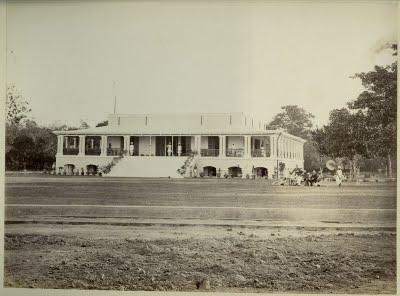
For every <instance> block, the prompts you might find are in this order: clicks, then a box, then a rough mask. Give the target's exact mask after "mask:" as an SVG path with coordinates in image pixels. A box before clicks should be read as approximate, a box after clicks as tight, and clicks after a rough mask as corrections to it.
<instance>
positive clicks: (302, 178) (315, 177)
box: [280, 166, 346, 187]
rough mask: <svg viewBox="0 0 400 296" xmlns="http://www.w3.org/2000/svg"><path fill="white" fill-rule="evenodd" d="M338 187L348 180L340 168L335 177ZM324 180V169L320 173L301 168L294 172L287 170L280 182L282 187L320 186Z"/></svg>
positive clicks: (295, 169)
mask: <svg viewBox="0 0 400 296" xmlns="http://www.w3.org/2000/svg"><path fill="white" fill-rule="evenodd" d="M334 178H335V181H336V185H338V186H339V187H340V186H342V182H343V181H344V180H345V179H346V176H345V175H344V174H343V171H342V167H341V166H338V168H337V169H336V172H335V175H334ZM323 179H324V176H323V174H322V169H320V171H319V173H317V171H316V170H312V171H308V172H307V171H306V170H304V169H301V168H294V169H293V170H292V171H290V170H288V169H287V170H285V171H284V174H283V177H282V178H281V180H280V185H285V184H288V185H292V186H301V185H303V184H304V186H314V185H315V186H320V182H321V181H322V180H323Z"/></svg>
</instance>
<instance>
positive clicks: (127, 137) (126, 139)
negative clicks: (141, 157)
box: [124, 136, 130, 155]
mask: <svg viewBox="0 0 400 296" xmlns="http://www.w3.org/2000/svg"><path fill="white" fill-rule="evenodd" d="M129 144H130V143H129V136H124V151H126V154H127V155H128V154H129V152H128V150H129Z"/></svg>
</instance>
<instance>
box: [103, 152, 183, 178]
mask: <svg viewBox="0 0 400 296" xmlns="http://www.w3.org/2000/svg"><path fill="white" fill-rule="evenodd" d="M186 159H187V157H174V156H172V157H166V156H125V157H124V158H123V159H121V160H120V161H119V162H118V163H117V164H116V165H115V166H114V167H113V168H112V169H111V171H110V172H109V173H108V174H107V175H105V176H106V177H171V178H182V176H181V175H180V174H179V173H178V172H177V170H178V169H179V168H180V167H181V166H182V165H183V164H184V163H185V160H186Z"/></svg>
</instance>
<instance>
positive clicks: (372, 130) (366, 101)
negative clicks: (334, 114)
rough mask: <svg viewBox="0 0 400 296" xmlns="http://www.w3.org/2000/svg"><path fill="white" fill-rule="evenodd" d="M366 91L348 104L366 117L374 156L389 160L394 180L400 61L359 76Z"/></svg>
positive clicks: (369, 141) (368, 142)
mask: <svg viewBox="0 0 400 296" xmlns="http://www.w3.org/2000/svg"><path fill="white" fill-rule="evenodd" d="M354 78H359V79H361V82H362V85H363V86H364V88H365V90H364V91H363V92H362V93H361V94H360V95H359V96H358V97H357V99H356V100H354V101H352V102H350V103H349V104H348V106H349V108H350V109H354V110H358V111H359V112H362V113H363V114H364V115H365V118H366V119H367V120H365V122H364V124H365V126H364V127H365V128H366V129H368V131H369V133H368V138H367V137H366V139H365V140H366V144H367V145H368V151H369V152H370V153H371V154H372V155H373V156H374V157H386V159H387V169H388V176H389V177H392V174H393V170H392V156H393V155H395V153H396V136H397V130H396V126H397V62H395V63H393V64H391V65H389V66H385V67H381V66H375V68H374V70H373V71H370V72H367V73H364V72H363V73H358V74H356V75H354Z"/></svg>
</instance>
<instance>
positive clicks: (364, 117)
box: [312, 45, 397, 176]
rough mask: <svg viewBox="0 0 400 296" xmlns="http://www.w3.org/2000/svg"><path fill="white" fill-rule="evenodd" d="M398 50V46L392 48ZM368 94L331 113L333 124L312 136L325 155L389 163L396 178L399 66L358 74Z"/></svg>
mask: <svg viewBox="0 0 400 296" xmlns="http://www.w3.org/2000/svg"><path fill="white" fill-rule="evenodd" d="M392 48H393V49H395V50H396V52H395V54H397V45H396V46H394V47H392ZM352 78H354V79H360V80H361V83H362V85H363V87H364V88H365V90H364V91H362V92H361V94H360V95H358V97H357V98H356V99H355V100H353V101H351V102H349V103H348V104H347V106H348V108H342V109H335V110H332V111H331V112H330V117H329V123H328V124H327V125H325V126H324V127H323V128H321V129H317V130H315V131H314V132H313V133H312V135H313V139H314V141H315V142H316V144H317V147H318V150H319V151H320V153H321V154H323V155H327V156H330V157H346V158H348V159H350V160H352V161H353V163H352V164H353V165H356V164H355V162H356V158H359V157H360V156H363V157H365V158H376V159H378V158H382V157H385V158H386V159H387V169H388V175H389V176H391V175H392V155H395V152H396V133H397V131H396V125H397V62H394V63H392V64H391V65H389V66H384V67H383V66H375V67H374V69H373V70H372V71H369V72H362V73H357V74H355V75H354V76H353V77H352Z"/></svg>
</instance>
